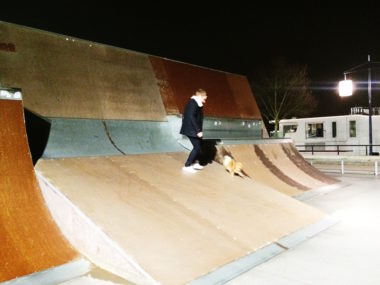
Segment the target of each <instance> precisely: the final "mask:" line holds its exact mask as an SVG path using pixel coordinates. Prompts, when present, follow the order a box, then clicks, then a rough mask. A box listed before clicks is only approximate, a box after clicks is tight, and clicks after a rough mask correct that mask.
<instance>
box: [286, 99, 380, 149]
mask: <svg viewBox="0 0 380 285" xmlns="http://www.w3.org/2000/svg"><path fill="white" fill-rule="evenodd" d="M379 111H380V108H374V110H373V114H374V115H373V116H372V144H373V145H374V146H373V152H379V151H380V146H379V145H380V112H379ZM368 121H369V120H368V109H365V108H362V107H354V108H351V114H350V115H343V116H331V117H315V118H302V119H284V120H280V123H279V134H280V136H282V137H284V138H290V139H292V140H293V141H294V143H295V145H296V146H297V148H298V149H299V150H300V151H310V152H311V151H313V152H314V151H315V152H326V153H333V154H336V153H337V152H338V151H339V153H340V152H350V153H351V154H355V155H366V154H367V153H368V144H369V126H368Z"/></svg>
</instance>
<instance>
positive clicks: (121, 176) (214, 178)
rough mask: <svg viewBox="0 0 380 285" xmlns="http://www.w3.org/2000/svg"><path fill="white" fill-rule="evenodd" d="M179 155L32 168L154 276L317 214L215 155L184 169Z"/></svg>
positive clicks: (182, 272) (241, 247)
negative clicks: (229, 169)
mask: <svg viewBox="0 0 380 285" xmlns="http://www.w3.org/2000/svg"><path fill="white" fill-rule="evenodd" d="M186 158H187V153H161V154H144V155H128V156H113V157H94V158H70V159H55V160H40V161H39V162H38V163H37V166H36V168H37V171H38V173H39V174H40V175H41V176H42V177H44V179H46V180H47V181H49V183H50V184H51V187H53V188H54V189H56V190H57V189H58V190H59V191H60V192H61V193H62V194H63V195H64V196H65V197H67V198H68V200H70V201H71V202H72V203H73V204H74V205H75V206H76V207H78V209H80V210H81V211H82V212H83V213H84V214H85V215H86V216H87V217H88V218H89V219H90V220H91V221H92V222H93V223H95V224H96V225H97V226H98V227H99V228H100V229H102V230H103V231H104V233H105V234H106V235H107V236H108V237H110V238H111V239H112V240H113V241H114V242H115V244H116V245H117V247H118V248H119V249H120V250H122V251H124V252H125V253H126V254H127V255H129V256H131V257H132V258H133V259H134V260H135V261H136V263H137V264H138V265H139V266H141V268H142V270H144V271H145V272H147V273H148V274H149V275H150V276H151V277H152V279H153V280H156V281H158V282H160V283H162V284H184V283H187V282H189V281H192V280H194V279H196V278H198V277H200V276H202V275H203V274H206V273H208V272H210V271H212V270H213V269H215V268H218V267H220V266H222V265H224V264H226V263H229V262H231V261H233V260H235V259H238V258H240V257H242V256H245V255H246V254H248V253H251V252H254V251H256V250H257V249H259V248H262V247H264V246H265V245H267V244H270V243H272V242H274V241H276V240H278V239H280V238H281V237H284V236H286V235H288V234H290V233H292V232H295V231H297V230H298V229H301V228H303V227H305V226H307V225H310V224H312V223H315V222H318V221H320V220H321V219H322V218H323V217H324V214H322V213H321V212H319V211H318V210H316V209H314V208H311V207H310V206H307V205H305V204H303V203H301V202H299V201H297V200H294V199H292V198H290V197H288V196H287V195H284V194H282V193H280V192H278V191H275V190H273V189H271V188H269V187H267V186H265V185H263V184H262V183H259V182H257V181H254V180H251V179H241V178H238V177H231V176H230V175H228V174H227V173H226V172H225V171H224V169H223V168H222V166H221V165H219V164H217V163H212V164H209V165H208V166H207V167H206V168H205V169H204V170H202V171H199V172H198V173H196V174H190V173H184V172H182V170H181V168H182V166H183V163H184V161H185V159H186ZM76 234H77V235H78V236H80V235H81V232H78V233H76ZM99 246H101V245H99Z"/></svg>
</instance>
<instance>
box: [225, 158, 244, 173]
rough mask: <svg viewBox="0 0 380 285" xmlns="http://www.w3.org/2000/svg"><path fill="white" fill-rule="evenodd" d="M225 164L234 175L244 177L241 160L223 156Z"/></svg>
mask: <svg viewBox="0 0 380 285" xmlns="http://www.w3.org/2000/svg"><path fill="white" fill-rule="evenodd" d="M223 166H224V168H225V169H226V170H227V171H228V172H229V173H230V174H231V175H232V176H234V175H235V174H237V175H239V176H240V177H243V178H244V174H243V173H242V168H243V164H242V163H241V162H236V161H235V159H233V158H232V157H231V156H229V155H224V156H223Z"/></svg>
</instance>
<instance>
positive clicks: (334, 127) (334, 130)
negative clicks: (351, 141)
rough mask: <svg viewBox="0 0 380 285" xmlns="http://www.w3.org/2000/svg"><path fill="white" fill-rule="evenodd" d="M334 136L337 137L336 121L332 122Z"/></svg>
mask: <svg viewBox="0 0 380 285" xmlns="http://www.w3.org/2000/svg"><path fill="white" fill-rule="evenodd" d="M331 127H332V137H333V138H336V122H332V126H331Z"/></svg>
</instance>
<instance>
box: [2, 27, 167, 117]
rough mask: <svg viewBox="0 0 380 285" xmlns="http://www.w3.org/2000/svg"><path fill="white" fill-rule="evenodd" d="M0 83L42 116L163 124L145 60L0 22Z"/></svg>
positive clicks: (157, 92)
mask: <svg viewBox="0 0 380 285" xmlns="http://www.w3.org/2000/svg"><path fill="white" fill-rule="evenodd" d="M0 42H2V43H9V44H10V45H12V46H13V47H14V49H13V50H11V51H1V52H0V62H1V64H0V74H1V83H2V84H3V85H4V86H14V87H19V88H22V90H23V96H24V105H25V107H26V108H28V109H29V110H31V111H33V112H34V113H37V114H39V115H42V116H45V117H65V118H88V119H117V120H121V119H124V120H153V121H164V120H165V116H166V113H165V108H164V105H163V103H162V99H161V96H160V92H159V89H158V86H157V83H156V79H155V75H154V72H153V69H152V66H151V64H150V61H149V58H148V56H147V55H144V54H141V53H136V52H132V51H128V50H123V49H120V48H116V47H111V46H106V45H102V44H98V43H94V42H89V41H84V40H80V39H76V38H72V37H70V36H64V35H58V34H53V33H49V32H44V31H40V30H36V29H31V28H27V27H22V26H18V25H14V24H9V23H5V22H1V21H0Z"/></svg>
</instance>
